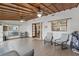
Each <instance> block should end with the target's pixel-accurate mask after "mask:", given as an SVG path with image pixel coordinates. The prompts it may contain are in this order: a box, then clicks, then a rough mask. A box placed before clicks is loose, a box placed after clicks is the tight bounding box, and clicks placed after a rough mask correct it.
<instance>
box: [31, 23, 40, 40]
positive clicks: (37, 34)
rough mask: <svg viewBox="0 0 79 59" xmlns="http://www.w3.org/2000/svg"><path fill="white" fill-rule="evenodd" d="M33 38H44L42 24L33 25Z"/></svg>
mask: <svg viewBox="0 0 79 59" xmlns="http://www.w3.org/2000/svg"><path fill="white" fill-rule="evenodd" d="M32 37H33V38H40V39H41V38H42V23H32Z"/></svg>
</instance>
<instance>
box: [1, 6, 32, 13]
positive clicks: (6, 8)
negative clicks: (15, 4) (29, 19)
mask: <svg viewBox="0 0 79 59" xmlns="http://www.w3.org/2000/svg"><path fill="white" fill-rule="evenodd" d="M0 9H4V10H10V11H16V12H19V13H26V14H31V13H29V12H26V11H22V10H17V9H14V8H11V7H8V6H3V5H0Z"/></svg>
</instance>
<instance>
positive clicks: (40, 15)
mask: <svg viewBox="0 0 79 59" xmlns="http://www.w3.org/2000/svg"><path fill="white" fill-rule="evenodd" d="M42 16H43V10H41V8H40V5H39V7H38V11H37V17H42Z"/></svg>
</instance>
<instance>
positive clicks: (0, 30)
mask: <svg viewBox="0 0 79 59" xmlns="http://www.w3.org/2000/svg"><path fill="white" fill-rule="evenodd" d="M2 41H3V26H1V25H0V42H2Z"/></svg>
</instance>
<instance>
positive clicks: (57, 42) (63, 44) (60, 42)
mask: <svg viewBox="0 0 79 59" xmlns="http://www.w3.org/2000/svg"><path fill="white" fill-rule="evenodd" d="M68 41H69V35H68V34H67V33H62V35H61V37H60V38H59V39H56V40H55V41H54V44H55V46H57V45H60V46H61V48H62V49H64V48H67V42H68Z"/></svg>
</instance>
